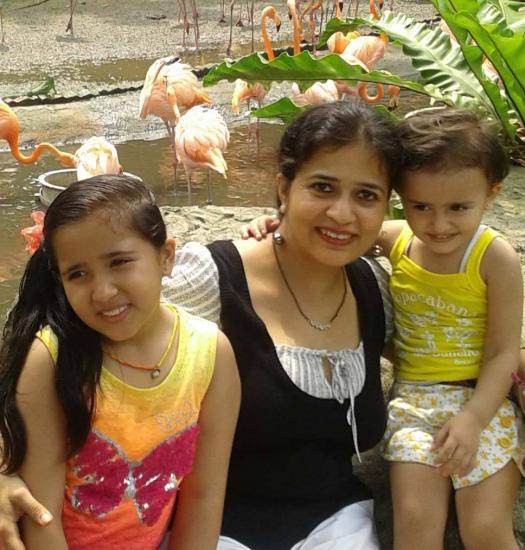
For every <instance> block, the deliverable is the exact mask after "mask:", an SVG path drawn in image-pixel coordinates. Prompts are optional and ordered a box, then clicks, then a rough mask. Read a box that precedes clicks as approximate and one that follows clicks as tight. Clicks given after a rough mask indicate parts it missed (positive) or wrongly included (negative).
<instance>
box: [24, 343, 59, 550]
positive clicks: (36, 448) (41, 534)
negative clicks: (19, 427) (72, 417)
mask: <svg viewBox="0 0 525 550" xmlns="http://www.w3.org/2000/svg"><path fill="white" fill-rule="evenodd" d="M54 371H55V366H54V364H53V361H52V359H51V356H50V355H49V352H48V350H47V348H46V347H45V346H44V344H42V342H40V340H35V341H34V343H33V345H32V346H31V349H30V351H29V354H28V357H27V360H26V364H25V365H24V369H23V370H22V374H21V375H20V379H19V381H18V386H17V405H18V408H19V410H20V413H21V415H22V418H23V420H24V424H25V426H26V432H27V452H26V456H25V459H24V462H23V464H22V467H21V468H20V475H21V477H22V478H23V479H24V481H25V482H26V483H27V485H28V487H29V489H30V490H31V492H32V493H33V495H34V497H35V498H36V499H37V500H39V501H40V502H42V504H43V505H44V506H46V507H47V508H48V509H49V510H50V511H51V513H52V514H53V515H54V516H55V521H54V522H53V523H52V524H51V525H49V526H47V527H42V526H40V525H37V524H35V523H33V521H31V520H30V519H29V518H24V519H23V522H22V528H23V540H24V543H25V546H26V548H28V550H31V549H42V550H49V549H50V548H52V549H53V550H62V549H63V550H67V543H66V539H65V536H64V532H63V530H62V523H61V515H62V506H63V502H64V485H65V460H66V422H65V418H64V415H63V412H62V408H61V406H60V404H59V402H58V399H57V396H56V392H55V383H54Z"/></svg>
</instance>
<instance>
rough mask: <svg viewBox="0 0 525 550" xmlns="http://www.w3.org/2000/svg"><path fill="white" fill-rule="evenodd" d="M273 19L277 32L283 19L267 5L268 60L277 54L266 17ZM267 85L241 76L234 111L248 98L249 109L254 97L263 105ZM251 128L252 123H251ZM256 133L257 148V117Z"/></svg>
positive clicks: (263, 15)
mask: <svg viewBox="0 0 525 550" xmlns="http://www.w3.org/2000/svg"><path fill="white" fill-rule="evenodd" d="M268 18H270V19H272V20H273V22H274V23H275V27H276V29H277V32H279V29H280V28H281V19H280V17H279V15H278V14H277V11H276V10H275V8H274V7H273V6H266V7H265V8H264V9H263V10H262V12H261V34H262V38H263V42H264V47H265V50H266V55H267V57H268V61H271V60H272V59H275V54H274V52H273V49H272V44H271V41H270V37H269V35H268V29H267V28H266V19H268ZM267 91H268V90H267V89H266V87H265V86H264V85H263V84H261V83H260V82H255V83H254V84H248V83H247V82H245V81H244V80H241V79H240V78H239V79H237V80H236V81H235V88H234V90H233V96H232V111H233V112H234V113H239V109H240V104H241V102H242V101H244V100H246V101H247V102H248V109H249V108H250V101H251V100H252V99H253V100H255V102H256V103H257V105H258V106H259V107H261V105H262V103H263V101H264V98H265V97H266V94H267ZM250 128H251V125H250ZM255 135H256V139H257V149H258V148H259V120H258V119H257V126H256V129H255Z"/></svg>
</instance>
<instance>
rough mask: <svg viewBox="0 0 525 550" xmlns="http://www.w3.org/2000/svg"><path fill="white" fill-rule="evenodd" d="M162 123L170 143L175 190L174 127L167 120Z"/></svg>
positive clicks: (175, 155)
mask: <svg viewBox="0 0 525 550" xmlns="http://www.w3.org/2000/svg"><path fill="white" fill-rule="evenodd" d="M164 124H165V125H166V129H167V130H168V136H169V138H170V145H171V156H172V159H173V160H172V166H173V183H174V189H175V192H176V187H175V185H176V183H177V164H178V161H177V151H176V149H175V128H174V127H173V126H172V125H171V124H169V122H168V121H166V120H165V121H164Z"/></svg>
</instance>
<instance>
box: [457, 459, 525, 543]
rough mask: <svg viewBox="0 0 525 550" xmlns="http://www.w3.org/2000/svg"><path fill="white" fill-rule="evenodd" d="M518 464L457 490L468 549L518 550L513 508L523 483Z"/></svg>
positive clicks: (461, 522)
mask: <svg viewBox="0 0 525 550" xmlns="http://www.w3.org/2000/svg"><path fill="white" fill-rule="evenodd" d="M520 478H521V475H520V472H519V471H518V468H517V467H516V464H515V463H514V461H510V462H509V463H508V464H507V465H506V466H505V467H504V468H502V469H501V470H499V471H498V472H496V473H495V474H493V475H491V476H490V477H488V478H487V479H484V480H483V481H480V482H479V483H477V484H476V485H471V486H470V487H464V488H462V489H458V490H457V491H456V509H457V514H458V523H459V532H460V534H461V539H462V541H463V544H464V545H465V548H466V550H518V549H519V546H518V543H517V542H516V538H515V536H514V531H513V528H512V509H513V507H514V503H515V501H516V497H517V494H518V489H519V484H520Z"/></svg>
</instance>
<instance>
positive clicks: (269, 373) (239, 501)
mask: <svg viewBox="0 0 525 550" xmlns="http://www.w3.org/2000/svg"><path fill="white" fill-rule="evenodd" d="M209 250H210V252H211V254H212V256H213V259H214V261H215V263H216V264H217V267H218V271H219V286H220V296H221V308H222V309H221V324H222V330H223V331H224V332H225V334H226V335H227V336H228V338H229V339H230V342H231V344H232V346H233V349H234V351H235V357H236V359H237V365H238V367H239V373H240V377H241V385H242V401H241V410H240V416H239V421H238V425H237V431H236V434H235V440H234V444H233V449H232V457H231V462H230V471H229V476H228V486H227V490H226V501H225V508H224V519H223V525H222V531H221V534H222V535H225V536H228V537H231V538H233V539H235V540H238V541H239V542H242V543H243V544H245V545H246V546H248V547H249V548H250V549H251V550H289V549H290V547H291V546H293V544H294V543H296V542H298V541H300V540H301V539H303V538H304V537H306V536H307V535H308V533H309V532H310V531H311V530H312V529H313V528H315V527H316V526H317V525H318V524H319V523H321V522H322V521H323V520H325V519H326V518H328V517H329V516H331V515H332V514H333V513H335V512H336V511H337V510H339V509H341V508H343V507H344V506H347V505H349V504H352V503H354V502H358V501H361V500H365V499H369V498H371V494H370V491H369V489H368V488H367V487H366V486H365V485H363V483H362V482H361V481H360V480H359V479H358V478H357V477H356V476H355V475H354V474H353V470H352V462H351V458H352V455H353V454H354V452H355V448H354V444H353V439H352V433H351V428H350V427H349V425H348V423H347V419H346V414H347V410H348V407H349V400H348V399H347V400H345V402H344V403H342V404H340V403H338V402H337V401H336V400H335V399H319V398H316V397H312V396H310V395H308V394H306V393H304V392H303V391H301V390H300V389H299V388H298V387H297V386H295V385H294V383H293V382H292V381H291V380H290V378H289V377H288V375H287V374H286V372H285V371H284V370H283V368H282V366H281V364H280V362H279V359H278V357H277V354H276V350H275V347H274V344H273V342H272V340H271V338H270V335H269V334H268V332H267V330H266V327H265V325H264V324H263V322H262V320H261V319H260V318H259V317H258V316H257V314H256V313H255V311H254V310H253V308H252V304H251V300H250V296H249V292H248V285H247V282H246V278H245V273H244V268H243V265H242V260H241V258H240V256H239V253H238V251H237V249H236V248H235V246H234V245H233V244H232V242H231V241H217V242H215V243H212V244H211V245H209ZM346 271H347V274H348V279H349V282H350V285H351V288H352V291H353V293H354V295H355V298H356V301H357V308H358V311H359V326H360V331H361V338H362V340H363V343H364V350H365V361H366V381H365V385H364V388H363V390H362V392H361V393H360V394H359V396H358V397H357V399H356V401H355V416H356V419H357V427H358V441H359V450H360V452H362V451H365V450H367V449H370V448H371V447H373V446H374V445H375V444H376V443H378V442H379V440H380V439H381V436H382V435H383V432H384V429H385V423H386V416H385V404H384V401H383V394H382V390H381V380H380V366H379V359H380V353H381V350H382V349H383V344H384V336H385V319H384V312H383V304H382V300H381V295H380V291H379V287H378V284H377V281H376V279H375V276H374V274H373V272H372V270H371V268H370V266H369V265H368V264H367V263H366V262H365V261H364V260H362V259H358V260H356V261H354V262H352V263H351V264H349V265H348V266H346Z"/></svg>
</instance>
